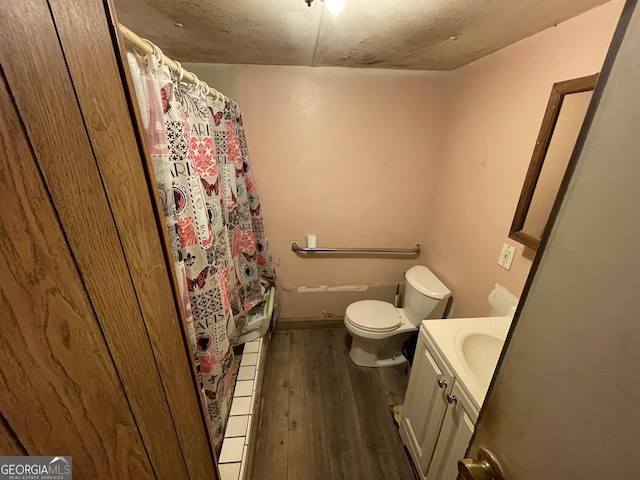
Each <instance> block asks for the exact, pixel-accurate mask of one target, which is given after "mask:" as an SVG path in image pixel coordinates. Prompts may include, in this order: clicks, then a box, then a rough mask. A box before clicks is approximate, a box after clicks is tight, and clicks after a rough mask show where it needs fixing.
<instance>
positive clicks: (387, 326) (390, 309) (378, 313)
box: [345, 300, 402, 333]
mask: <svg viewBox="0 0 640 480" xmlns="http://www.w3.org/2000/svg"><path fill="white" fill-rule="evenodd" d="M345 320H346V321H347V322H349V323H350V324H351V325H353V326H354V327H356V328H358V329H360V330H363V331H365V332H371V333H384V332H393V331H395V330H397V329H398V327H400V325H401V323H402V321H401V320H402V316H401V314H400V312H399V311H398V309H396V308H395V307H394V306H393V305H392V304H390V303H389V302H383V301H380V300H361V301H359V302H354V303H352V304H351V305H349V306H348V307H347V311H346V312H345Z"/></svg>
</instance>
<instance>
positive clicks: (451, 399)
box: [447, 393, 458, 404]
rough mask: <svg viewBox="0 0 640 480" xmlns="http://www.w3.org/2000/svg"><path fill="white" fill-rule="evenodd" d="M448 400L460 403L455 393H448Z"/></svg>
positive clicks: (452, 402)
mask: <svg viewBox="0 0 640 480" xmlns="http://www.w3.org/2000/svg"><path fill="white" fill-rule="evenodd" d="M447 402H449V403H451V404H454V403H458V399H457V398H456V396H455V395H450V394H448V393H447Z"/></svg>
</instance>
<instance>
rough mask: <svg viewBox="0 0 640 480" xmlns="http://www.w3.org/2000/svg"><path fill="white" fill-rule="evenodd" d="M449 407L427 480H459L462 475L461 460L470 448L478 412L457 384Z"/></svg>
mask: <svg viewBox="0 0 640 480" xmlns="http://www.w3.org/2000/svg"><path fill="white" fill-rule="evenodd" d="M447 400H448V402H449V406H448V407H447V412H446V414H445V416H444V422H442V428H441V429H440V435H438V442H437V444H436V449H435V451H434V452H433V457H432V458H431V463H430V465H429V470H428V471H427V477H426V480H455V479H456V477H457V475H458V460H459V459H461V458H464V453H465V451H466V450H467V447H468V446H469V442H470V441H471V436H472V435H473V428H474V426H475V424H476V421H477V420H478V412H477V410H476V409H475V408H474V407H473V405H472V404H471V401H470V400H469V397H467V395H466V393H464V391H463V390H462V388H460V385H459V384H457V383H455V384H454V385H453V393H451V394H450V396H449V397H447Z"/></svg>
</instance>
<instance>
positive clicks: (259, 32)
mask: <svg viewBox="0 0 640 480" xmlns="http://www.w3.org/2000/svg"><path fill="white" fill-rule="evenodd" d="M114 3H115V6H116V14H117V16H118V20H119V21H120V22H121V23H123V24H124V25H126V26H127V27H129V28H130V29H132V30H133V31H134V32H136V33H137V34H138V35H140V36H142V37H145V38H148V39H149V40H151V41H152V42H154V43H156V44H157V45H158V46H159V47H160V48H162V50H163V51H164V52H165V53H166V54H167V55H169V56H170V57H172V58H174V59H176V60H178V61H181V62H194V63H236V64H242V63H253V64H278V65H317V66H320V65H340V66H348V67H377V68H405V69H417V70H452V69H455V68H457V67H459V66H462V65H465V64H467V63H469V62H472V61H474V60H477V59H478V58H481V57H483V56H484V55H487V54H489V53H491V52H494V51H496V50H499V49H500V48H503V47H505V46H507V45H509V44H511V43H514V42H517V41H518V40H520V39H522V38H525V37H527V36H529V35H532V34H534V33H536V32H539V31H541V30H544V29H545V28H548V27H551V26H553V25H555V24H557V23H559V22H562V21H564V20H567V19H569V18H571V17H574V16H576V15H578V14H580V13H582V12H585V11H587V10H589V9H591V8H593V7H595V6H597V5H601V4H603V3H606V2H605V1H604V0H346V5H345V8H344V10H343V11H342V13H340V14H339V15H333V14H332V13H330V12H328V11H326V10H325V8H324V6H323V4H322V3H321V2H320V1H319V0H316V1H314V3H313V4H312V6H311V7H310V8H309V7H307V5H306V3H305V1H304V0H220V1H215V0H114ZM176 23H180V24H182V25H184V27H183V28H178V27H176V26H175V24H176ZM451 36H456V37H457V39H455V40H451V39H449V37H451Z"/></svg>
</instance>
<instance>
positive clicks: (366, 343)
mask: <svg viewBox="0 0 640 480" xmlns="http://www.w3.org/2000/svg"><path fill="white" fill-rule="evenodd" d="M410 334H411V332H409V333H408V334H405V335H394V336H393V337H391V338H389V339H386V340H382V341H381V340H373V341H372V340H369V339H367V338H362V337H357V336H355V335H353V334H352V335H351V336H352V337H353V343H352V344H351V349H350V350H349V356H350V357H351V360H352V361H353V363H355V364H356V365H358V366H360V367H394V366H396V365H402V364H403V363H406V362H407V359H406V358H405V356H404V355H403V354H402V345H403V343H404V342H405V340H406V339H407V338H408V337H409V335H410Z"/></svg>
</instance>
